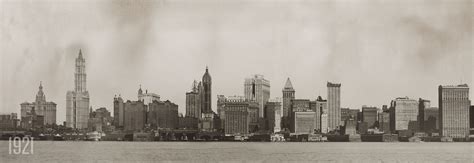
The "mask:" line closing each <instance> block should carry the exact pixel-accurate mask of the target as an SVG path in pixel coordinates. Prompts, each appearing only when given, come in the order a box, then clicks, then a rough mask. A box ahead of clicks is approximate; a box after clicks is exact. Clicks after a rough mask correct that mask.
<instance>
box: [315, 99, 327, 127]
mask: <svg viewBox="0 0 474 163" xmlns="http://www.w3.org/2000/svg"><path fill="white" fill-rule="evenodd" d="M315 105H316V108H315V109H314V110H313V111H314V112H315V113H316V118H315V121H316V126H315V129H316V130H319V131H320V132H322V130H323V129H324V130H325V131H326V132H327V124H328V120H327V112H328V109H327V101H326V100H324V99H323V98H322V97H321V96H318V98H317V99H316V101H315ZM323 114H325V116H326V118H325V119H323V117H322V115H323ZM323 123H324V126H323Z"/></svg>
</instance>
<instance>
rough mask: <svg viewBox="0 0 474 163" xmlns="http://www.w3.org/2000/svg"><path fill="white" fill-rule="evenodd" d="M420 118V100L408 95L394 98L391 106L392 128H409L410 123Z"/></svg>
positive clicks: (396, 129) (394, 129)
mask: <svg viewBox="0 0 474 163" xmlns="http://www.w3.org/2000/svg"><path fill="white" fill-rule="evenodd" d="M417 120H418V101H417V100H414V99H410V98H408V97H398V98H396V99H395V100H392V102H391V106H390V129H391V130H392V131H401V130H409V129H411V128H409V124H410V123H412V122H417Z"/></svg>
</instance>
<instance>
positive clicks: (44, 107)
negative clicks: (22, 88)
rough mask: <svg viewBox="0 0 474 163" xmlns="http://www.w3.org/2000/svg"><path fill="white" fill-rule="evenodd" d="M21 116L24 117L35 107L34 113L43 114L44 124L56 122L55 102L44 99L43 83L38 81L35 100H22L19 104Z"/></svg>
mask: <svg viewBox="0 0 474 163" xmlns="http://www.w3.org/2000/svg"><path fill="white" fill-rule="evenodd" d="M20 107H21V114H20V115H21V117H26V116H27V115H29V113H31V111H32V109H33V108H35V112H36V115H40V116H44V122H43V124H45V125H48V124H49V125H52V124H56V103H54V102H48V101H46V96H45V95H44V92H43V85H42V83H41V82H40V86H39V90H38V93H37V94H36V100H35V102H32V103H28V102H24V103H21V104H20Z"/></svg>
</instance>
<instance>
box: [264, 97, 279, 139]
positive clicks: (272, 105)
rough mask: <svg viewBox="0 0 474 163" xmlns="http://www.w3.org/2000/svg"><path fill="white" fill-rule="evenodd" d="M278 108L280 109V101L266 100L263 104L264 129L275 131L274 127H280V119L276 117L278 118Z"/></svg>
mask: <svg viewBox="0 0 474 163" xmlns="http://www.w3.org/2000/svg"><path fill="white" fill-rule="evenodd" d="M280 109H281V103H280V102H267V104H265V112H264V118H265V121H266V123H265V130H268V131H271V132H275V127H277V128H278V127H280V125H279V124H276V123H279V122H280V121H279V120H277V118H278V119H279V118H280V114H281V113H280ZM277 116H278V117H277Z"/></svg>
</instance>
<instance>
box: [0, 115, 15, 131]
mask: <svg viewBox="0 0 474 163" xmlns="http://www.w3.org/2000/svg"><path fill="white" fill-rule="evenodd" d="M19 123H20V120H19V119H18V115H17V114H16V113H11V114H2V115H0V130H14V129H16V128H17V127H18V126H19Z"/></svg>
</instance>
